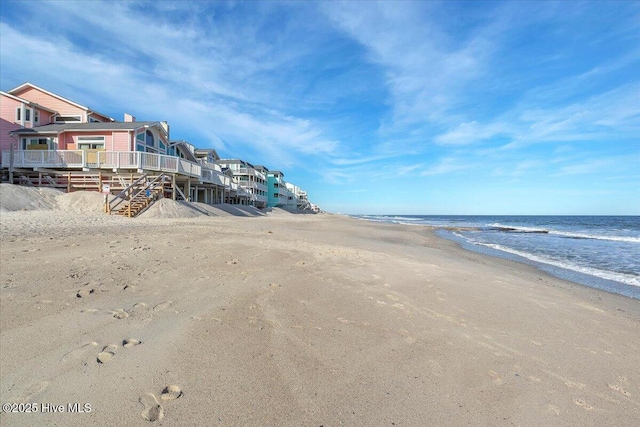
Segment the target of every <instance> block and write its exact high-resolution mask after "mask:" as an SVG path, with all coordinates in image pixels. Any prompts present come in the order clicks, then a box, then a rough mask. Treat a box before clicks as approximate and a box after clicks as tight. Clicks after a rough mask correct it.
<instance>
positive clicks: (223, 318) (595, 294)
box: [0, 210, 640, 426]
mask: <svg viewBox="0 0 640 427" xmlns="http://www.w3.org/2000/svg"><path fill="white" fill-rule="evenodd" d="M0 223H1V224H0V225H1V227H0V231H1V233H0V239H1V240H0V243H1V245H2V246H1V248H2V251H0V257H1V261H2V265H3V268H2V271H1V275H0V277H1V279H2V280H1V283H2V287H1V288H0V308H1V310H0V326H1V328H0V360H2V364H1V366H0V370H1V372H0V373H1V378H2V384H0V400H2V402H3V403H5V402H13V401H17V402H40V403H41V402H51V403H53V404H65V405H66V404H67V403H73V402H77V403H90V404H91V407H92V411H91V413H85V414H77V413H68V412H66V413H57V414H51V413H49V414H15V413H3V414H0V421H1V422H2V424H3V425H33V424H34V423H40V424H53V423H58V424H60V425H62V424H64V425H70V426H76V425H79V426H80V425H82V426H84V425H91V424H96V423H97V424H107V423H116V424H117V423H119V424H126V425H141V426H142V425H149V421H148V420H146V419H145V418H144V416H145V415H144V414H146V415H147V416H148V415H149V414H150V412H153V408H154V407H155V405H156V403H154V402H155V401H157V402H158V403H157V404H159V405H160V406H161V407H162V413H163V420H158V421H156V422H155V424H157V425H165V424H167V425H171V424H188V425H221V426H225V425H249V426H253V425H256V426H257V425H265V424H266V425H284V426H289V425H291V426H294V425H339V424H341V423H342V424H344V425H356V426H365V425H391V424H392V423H395V424H396V425H423V424H424V423H425V421H426V422H428V423H429V424H434V425H443V424H447V425H467V424H469V423H471V424H483V425H504V424H505V423H507V422H508V423H514V424H519V425H533V424H537V425H540V424H546V425H551V424H553V425H567V426H568V425H576V424H580V425H594V426H595V425H613V424H615V425H620V426H627V425H628V426H633V425H637V423H638V421H639V420H640V403H639V400H638V396H640V377H638V375H637V366H640V347H639V344H638V343H640V305H639V304H638V303H637V301H636V300H633V299H631V298H628V297H624V296H620V295H616V294H609V293H606V292H604V291H598V290H594V289H590V288H587V287H584V286H581V285H577V284H574V283H572V282H569V281H564V280H561V279H557V278H555V277H553V276H551V275H549V274H547V273H545V272H542V271H539V270H538V269H536V268H534V267H532V266H528V265H525V264H521V263H518V262H515V261H510V260H505V259H500V258H495V257H491V256H487V255H483V254H478V253H475V252H471V251H468V250H466V249H464V248H461V247H459V245H458V244H457V243H456V242H452V241H449V240H446V239H443V238H441V237H439V236H437V235H436V234H435V232H434V231H433V230H428V229H425V228H422V227H419V228H418V227H411V226H408V225H400V224H370V223H367V222H366V221H360V220H357V219H354V218H348V217H343V216H339V215H333V214H319V215H294V214H290V213H287V212H283V211H274V212H271V213H269V214H268V215H266V216H257V217H231V216H217V217H213V216H211V217H192V218H144V217H140V218H136V219H132V220H130V219H126V218H112V217H108V216H104V215H101V214H100V213H95V214H89V215H87V214H77V213H75V214H74V213H68V212H62V211H59V210H50V211H33V212H13V213H8V214H7V213H5V212H3V213H0ZM129 339H134V340H137V341H138V342H139V344H138V345H133V346H125V345H124V344H125V343H128V342H129V341H128V340H129ZM99 355H101V356H99ZM98 357H101V358H102V359H103V360H104V362H98ZM168 386H178V387H179V389H180V390H181V392H182V394H179V393H177V392H176V393H174V396H173V397H175V396H177V398H167V399H164V398H163V394H162V393H163V390H164V389H165V388H166V387H168ZM151 395H152V396H151ZM150 396H151V397H150ZM167 397H172V396H167Z"/></svg>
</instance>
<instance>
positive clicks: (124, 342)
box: [122, 338, 142, 348]
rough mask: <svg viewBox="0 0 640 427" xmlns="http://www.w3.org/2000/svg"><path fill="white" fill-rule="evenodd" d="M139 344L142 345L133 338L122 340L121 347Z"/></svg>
mask: <svg viewBox="0 0 640 427" xmlns="http://www.w3.org/2000/svg"><path fill="white" fill-rule="evenodd" d="M139 344H142V341H140V340H137V339H135V338H127V339H126V340H122V346H123V347H126V348H131V347H135V346H137V345H139Z"/></svg>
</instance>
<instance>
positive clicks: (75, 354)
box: [60, 341, 98, 362]
mask: <svg viewBox="0 0 640 427" xmlns="http://www.w3.org/2000/svg"><path fill="white" fill-rule="evenodd" d="M97 346H98V343H97V342H95V341H91V342H89V343H87V344H84V345H82V346H80V347H78V348H76V349H75V350H71V351H70V352H68V353H66V354H65V355H64V356H62V358H61V359H60V361H61V362H66V361H67V360H74V359H80V358H82V356H86V353H87V351H88V350H90V349H93V348H95V347H97Z"/></svg>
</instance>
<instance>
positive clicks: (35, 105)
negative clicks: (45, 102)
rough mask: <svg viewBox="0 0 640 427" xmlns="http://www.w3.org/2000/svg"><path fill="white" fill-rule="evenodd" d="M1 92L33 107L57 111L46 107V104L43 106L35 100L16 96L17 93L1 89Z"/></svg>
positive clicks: (51, 111)
mask: <svg viewBox="0 0 640 427" xmlns="http://www.w3.org/2000/svg"><path fill="white" fill-rule="evenodd" d="M0 94H2V95H4V96H6V97H7V98H11V99H13V100H15V101H18V102H23V103H25V104H27V105H29V106H31V107H38V108H39V109H41V110H45V111H49V112H50V113H55V112H56V111H55V110H52V109H51V108H47V107H44V106H42V105H40V104H36V103H35V102H31V101H29V100H28V99H24V98H20V97H19V96H15V95H12V94H10V93H7V92H3V91H0Z"/></svg>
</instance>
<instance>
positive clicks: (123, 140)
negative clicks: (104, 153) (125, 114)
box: [107, 131, 133, 151]
mask: <svg viewBox="0 0 640 427" xmlns="http://www.w3.org/2000/svg"><path fill="white" fill-rule="evenodd" d="M131 135H132V133H131V132H128V131H127V132H114V133H113V143H112V145H111V146H110V147H108V148H107V150H111V151H133V147H132V141H133V138H132V136H131Z"/></svg>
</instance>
